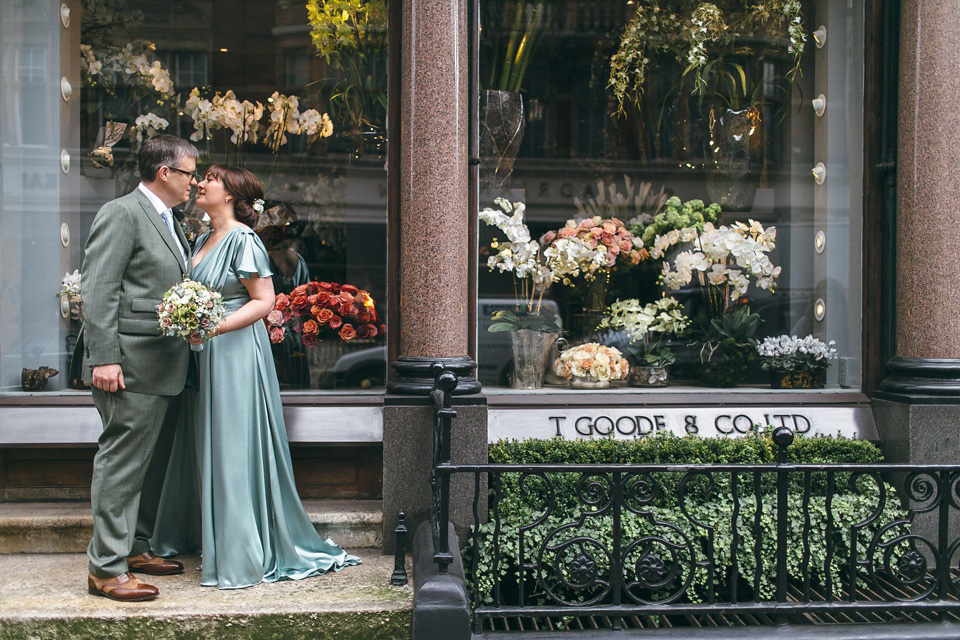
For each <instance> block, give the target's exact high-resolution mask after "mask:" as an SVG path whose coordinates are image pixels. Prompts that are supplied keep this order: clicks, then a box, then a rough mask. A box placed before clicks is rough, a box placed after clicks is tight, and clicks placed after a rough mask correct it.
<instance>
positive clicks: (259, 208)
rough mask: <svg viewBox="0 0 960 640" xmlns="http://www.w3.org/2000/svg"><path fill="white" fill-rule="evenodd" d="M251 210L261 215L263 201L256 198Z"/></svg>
mask: <svg viewBox="0 0 960 640" xmlns="http://www.w3.org/2000/svg"><path fill="white" fill-rule="evenodd" d="M253 210H254V211H256V212H257V213H263V200H261V199H260V198H257V199H256V200H254V201H253Z"/></svg>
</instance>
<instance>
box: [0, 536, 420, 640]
mask: <svg viewBox="0 0 960 640" xmlns="http://www.w3.org/2000/svg"><path fill="white" fill-rule="evenodd" d="M350 551H351V553H354V554H355V555H358V556H360V558H361V559H362V560H363V564H361V565H358V566H354V567H347V568H345V569H344V570H343V571H341V572H338V573H327V574H324V575H321V576H314V577H311V578H306V579H304V580H296V581H281V582H274V583H262V584H259V585H256V586H253V587H248V588H245V589H234V590H222V589H216V588H213V587H201V586H200V583H199V576H200V573H199V572H198V571H197V570H196V567H197V566H198V564H199V560H200V559H199V556H180V557H179V558H178V559H179V560H181V561H182V562H184V565H185V571H184V573H183V574H180V575H177V576H165V577H151V576H143V575H142V574H138V577H140V578H141V579H146V580H147V581H148V582H150V583H151V584H154V585H155V586H157V587H158V588H159V589H160V597H159V598H157V599H156V600H154V601H151V602H140V603H120V602H116V601H113V600H109V599H107V598H102V597H96V596H92V595H90V594H88V593H87V560H86V555H85V554H74V553H69V554H52V553H48V554H4V555H0V638H3V639H4V640H20V639H28V638H29V639H31V640H47V639H50V640H53V639H56V640H63V639H69V638H94V637H96V638H148V639H149V640H164V639H166V638H177V639H186V638H217V640H230V639H232V638H258V639H264V640H271V639H274V638H276V639H280V638H283V639H287V638H321V639H330V640H340V639H343V640H346V639H349V640H364V639H366V638H371V639H377V640H381V639H383V640H387V639H390V638H398V639H399V638H409V634H410V631H409V624H410V612H411V609H412V598H413V590H412V588H411V586H409V585H408V586H405V587H393V586H390V584H389V582H390V576H391V574H392V573H393V557H392V556H384V555H382V553H381V551H380V550H379V549H351V550H350ZM407 572H408V575H410V576H411V578H412V573H411V568H410V566H409V559H408V566H407Z"/></svg>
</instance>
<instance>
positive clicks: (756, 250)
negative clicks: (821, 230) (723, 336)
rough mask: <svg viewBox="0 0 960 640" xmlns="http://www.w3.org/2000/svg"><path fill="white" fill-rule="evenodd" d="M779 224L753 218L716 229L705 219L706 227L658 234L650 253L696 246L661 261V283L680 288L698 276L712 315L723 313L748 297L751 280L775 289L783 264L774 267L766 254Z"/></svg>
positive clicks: (660, 254) (656, 254)
mask: <svg viewBox="0 0 960 640" xmlns="http://www.w3.org/2000/svg"><path fill="white" fill-rule="evenodd" d="M776 237H777V230H776V227H768V228H766V229H764V228H763V226H762V225H760V223H758V222H756V221H755V220H750V224H749V225H746V224H743V223H742V222H735V223H733V224H732V225H731V226H729V227H727V226H720V227H714V226H713V224H712V223H707V224H705V225H704V227H703V231H698V230H697V229H696V228H695V227H687V228H684V229H679V230H678V229H674V230H671V231H670V232H668V233H666V234H664V235H662V236H658V237H657V238H656V240H655V241H654V244H653V248H651V250H650V255H651V257H653V258H664V257H665V256H666V253H667V250H668V249H669V248H670V247H672V246H674V245H676V244H678V243H682V242H689V243H692V245H693V246H692V247H691V248H690V249H687V250H685V251H681V252H680V253H678V254H676V255H675V256H674V257H673V260H672V264H671V261H670V260H667V259H665V260H664V262H663V271H662V273H661V282H662V283H663V286H664V287H665V288H666V289H670V290H674V291H675V290H678V289H680V288H682V287H684V286H685V285H688V284H690V283H691V282H692V281H693V280H694V278H696V280H697V283H698V284H699V285H700V287H701V288H702V289H703V291H704V295H705V298H706V302H707V305H708V315H709V316H711V317H719V316H721V315H724V314H725V313H726V312H727V311H729V310H730V309H731V308H732V307H733V305H734V303H735V302H736V301H737V300H738V299H739V298H740V297H741V296H742V295H744V294H745V293H746V292H747V290H748V288H749V286H750V279H751V278H752V279H754V281H755V284H756V286H757V287H759V288H761V289H766V290H768V291H771V292H772V291H774V290H775V288H776V279H777V277H778V276H779V275H780V267H775V266H774V265H773V263H772V262H771V261H770V258H769V257H768V256H767V254H768V253H769V252H771V251H773V249H774V247H775V246H776Z"/></svg>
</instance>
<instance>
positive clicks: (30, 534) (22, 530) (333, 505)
mask: <svg viewBox="0 0 960 640" xmlns="http://www.w3.org/2000/svg"><path fill="white" fill-rule="evenodd" d="M303 506H304V508H305V509H306V510H307V514H308V515H309V516H310V521H311V522H313V525H314V526H315V527H316V529H317V531H318V532H319V533H320V535H322V536H323V537H325V538H326V537H330V538H333V540H334V542H336V543H337V544H339V545H340V546H341V547H343V548H344V549H347V550H350V549H355V548H360V547H363V548H380V547H382V546H383V539H382V535H383V534H382V528H383V503H382V501H380V500H304V502H303ZM92 531H93V516H92V515H91V513H90V504H89V503H88V502H2V503H0V553H82V552H84V551H86V548H87V543H88V542H89V541H90V534H91V532H92Z"/></svg>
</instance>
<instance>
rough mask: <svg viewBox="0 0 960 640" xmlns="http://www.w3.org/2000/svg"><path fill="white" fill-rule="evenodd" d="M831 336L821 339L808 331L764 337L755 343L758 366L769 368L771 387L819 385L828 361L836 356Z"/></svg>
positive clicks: (824, 376) (822, 381) (815, 387)
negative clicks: (801, 334) (758, 359)
mask: <svg viewBox="0 0 960 640" xmlns="http://www.w3.org/2000/svg"><path fill="white" fill-rule="evenodd" d="M834 344H836V343H835V342H834V341H833V340H831V341H830V342H826V343H825V342H823V341H822V340H818V339H817V338H814V337H813V336H812V335H811V336H807V337H806V338H798V337H797V336H788V335H782V336H776V337H771V338H764V340H763V342H761V343H759V344H758V345H757V353H758V354H760V358H761V359H762V361H763V362H762V364H761V366H762V367H763V369H764V370H765V371H769V372H770V386H771V387H773V388H774V389H822V388H823V387H824V383H825V382H826V374H827V368H828V367H829V366H830V361H831V360H833V359H835V358H836V357H837V350H836V349H834V348H833V345H834Z"/></svg>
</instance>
